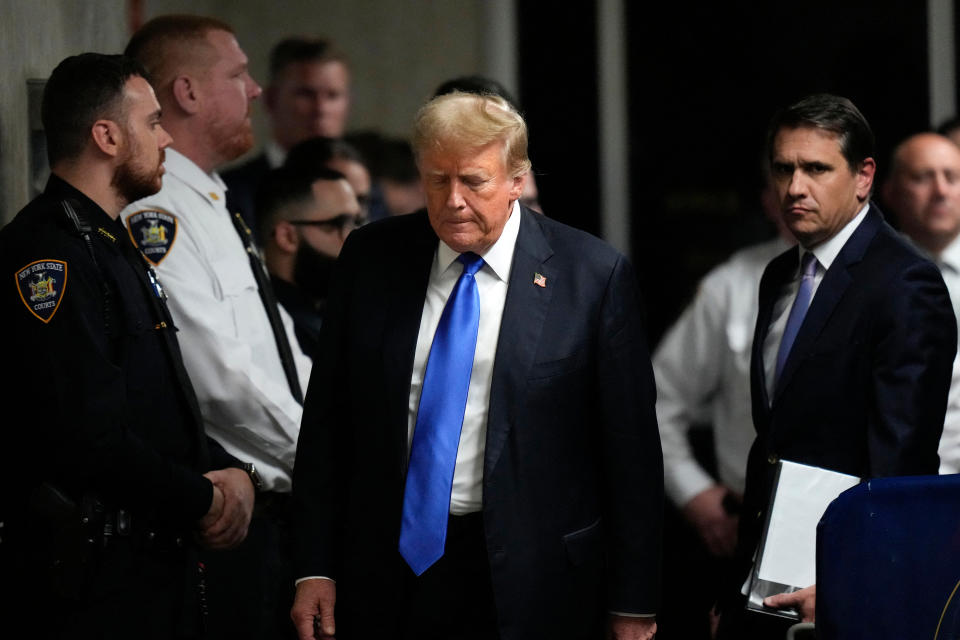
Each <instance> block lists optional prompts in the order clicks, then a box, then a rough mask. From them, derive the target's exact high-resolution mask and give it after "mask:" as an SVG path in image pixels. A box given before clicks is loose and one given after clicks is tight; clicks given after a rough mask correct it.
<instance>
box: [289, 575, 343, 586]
mask: <svg viewBox="0 0 960 640" xmlns="http://www.w3.org/2000/svg"><path fill="white" fill-rule="evenodd" d="M307 580H329V581H330V582H332V583H333V584H337V581H336V580H334V579H333V578H328V577H327V576H305V577H303V578H297V580H296V581H295V582H294V583H293V586H295V587H296V586H297V585H299V584H300V583H301V582H305V581H307Z"/></svg>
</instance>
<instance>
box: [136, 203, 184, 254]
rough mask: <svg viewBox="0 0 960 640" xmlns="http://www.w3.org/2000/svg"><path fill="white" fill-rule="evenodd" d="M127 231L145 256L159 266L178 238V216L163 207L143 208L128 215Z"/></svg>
mask: <svg viewBox="0 0 960 640" xmlns="http://www.w3.org/2000/svg"><path fill="white" fill-rule="evenodd" d="M127 231H128V232H129V233H130V240H132V241H133V244H134V245H136V247H137V248H138V249H140V252H141V253H142V254H143V256H144V257H145V258H146V259H147V260H148V261H150V264H152V265H153V266H157V265H158V264H160V263H161V262H163V259H164V258H166V257H167V255H169V253H170V250H171V249H172V248H173V242H174V241H175V240H176V239H177V216H175V215H173V214H172V213H170V212H169V211H164V210H163V209H141V210H140V211H135V212H134V213H131V214H130V215H129V216H127Z"/></svg>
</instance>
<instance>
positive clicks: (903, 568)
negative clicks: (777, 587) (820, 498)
mask: <svg viewBox="0 0 960 640" xmlns="http://www.w3.org/2000/svg"><path fill="white" fill-rule="evenodd" d="M958 587H960V475H949V476H909V477H898V478H878V479H874V480H870V481H868V482H864V483H863V484H860V485H858V486H856V487H854V488H852V489H849V490H847V491H845V492H843V493H842V494H840V496H839V497H838V498H837V499H836V500H834V501H833V502H832V503H831V504H830V506H829V507H828V508H827V510H826V512H825V513H824V514H823V518H822V519H821V520H820V524H819V525H818V527H817V625H816V626H817V639H818V640H859V639H861V638H862V639H863V640H885V639H890V640H894V639H896V640H914V639H918V640H957V639H960V588H958Z"/></svg>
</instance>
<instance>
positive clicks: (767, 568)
mask: <svg viewBox="0 0 960 640" xmlns="http://www.w3.org/2000/svg"><path fill="white" fill-rule="evenodd" d="M780 465H781V467H780V472H779V478H778V480H777V485H776V489H775V492H774V497H773V503H772V504H771V505H770V517H769V520H768V525H767V531H766V536H765V540H764V543H763V549H762V554H763V555H762V556H761V558H760V566H759V571H758V574H759V578H760V579H761V580H765V581H768V582H776V583H779V584H784V585H793V586H796V587H800V588H803V587H809V586H810V585H812V584H814V583H815V582H816V558H817V523H818V522H820V518H821V517H823V512H824V511H826V510H827V507H828V506H829V505H830V503H831V502H833V500H834V499H835V498H836V497H837V496H839V495H840V494H841V493H843V492H844V491H846V490H847V489H849V488H851V487H853V486H856V485H857V484H858V483H859V482H860V478H857V477H855V476H849V475H846V474H844V473H838V472H836V471H829V470H827V469H821V468H820V467H811V466H808V465H805V464H798V463H796V462H790V461H787V460H781V461H780Z"/></svg>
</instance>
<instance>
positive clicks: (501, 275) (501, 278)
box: [407, 201, 520, 515]
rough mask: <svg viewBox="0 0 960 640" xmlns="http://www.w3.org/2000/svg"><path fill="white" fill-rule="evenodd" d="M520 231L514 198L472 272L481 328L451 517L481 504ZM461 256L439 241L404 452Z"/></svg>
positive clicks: (415, 364)
mask: <svg viewBox="0 0 960 640" xmlns="http://www.w3.org/2000/svg"><path fill="white" fill-rule="evenodd" d="M519 231H520V206H519V205H518V204H517V203H516V201H514V203H513V210H512V211H511V214H510V218H509V219H508V220H507V223H506V225H505V226H504V228H503V232H502V233H501V234H500V238H498V239H497V241H496V242H495V243H494V244H493V246H491V247H490V248H489V249H487V251H486V252H485V253H484V254H483V255H482V256H481V257H482V258H483V262H484V264H483V267H481V269H480V270H479V271H478V272H477V274H476V276H474V277H475V279H476V281H477V290H478V292H479V294H480V327H479V329H478V332H477V348H476V353H475V355H474V358H473V370H472V372H471V374H470V387H469V389H468V391H467V406H466V410H465V411H464V416H463V428H462V429H461V431H460V445H459V447H458V448H457V464H456V467H455V469H454V472H453V488H452V490H451V495H450V513H452V514H453V515H464V514H466V513H472V512H475V511H480V509H481V507H482V504H483V454H484V450H485V446H486V436H487V411H488V409H489V406H490V382H491V380H492V379H493V361H494V357H495V356H496V352H497V341H498V340H499V337H500V321H501V320H502V319H503V305H504V303H505V301H506V299H507V285H508V283H509V282H510V266H511V265H512V264H513V249H514V246H515V245H516V243H517V234H518V233H519ZM459 255H460V254H459V253H457V252H456V251H454V250H453V249H451V248H450V247H449V246H447V245H446V243H444V242H443V241H442V240H441V241H440V243H439V245H438V246H437V252H436V255H434V258H433V266H432V267H431V268H430V280H429V282H428V284H427V296H426V299H425V300H424V304H423V315H421V317H420V331H419V332H418V334H417V349H416V353H415V355H414V360H413V375H412V376H411V377H410V396H409V404H408V411H407V416H408V418H407V445H408V449H407V450H408V451H409V445H410V444H412V442H413V431H414V427H415V426H416V423H417V410H418V408H419V406H420V390H421V388H422V387H423V374H424V372H425V371H426V368H427V359H428V357H429V355H430V347H431V345H432V344H433V334H434V333H436V331H437V325H438V324H440V315H441V314H442V313H443V307H444V306H445V305H446V304H447V298H449V297H450V294H451V293H452V292H453V287H454V285H455V284H456V283H457V280H458V279H459V278H460V274H461V273H463V269H462V266H461V264H460V263H459V262H457V257H459Z"/></svg>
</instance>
